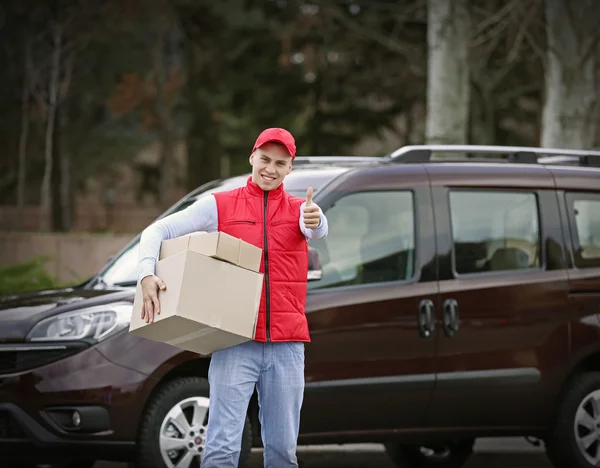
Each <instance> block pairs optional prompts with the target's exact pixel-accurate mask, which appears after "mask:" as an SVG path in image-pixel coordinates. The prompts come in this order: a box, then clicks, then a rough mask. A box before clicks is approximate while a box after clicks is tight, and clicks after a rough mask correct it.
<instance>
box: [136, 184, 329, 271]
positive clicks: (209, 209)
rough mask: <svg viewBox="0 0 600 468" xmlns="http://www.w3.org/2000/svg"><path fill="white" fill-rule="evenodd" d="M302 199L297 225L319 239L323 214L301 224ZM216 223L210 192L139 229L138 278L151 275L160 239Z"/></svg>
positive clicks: (323, 225) (208, 229) (324, 224)
mask: <svg viewBox="0 0 600 468" xmlns="http://www.w3.org/2000/svg"><path fill="white" fill-rule="evenodd" d="M305 205H306V202H305V203H302V205H301V206H300V212H299V219H298V223H299V227H300V231H302V234H304V236H305V237H306V240H307V241H308V239H320V238H323V237H325V236H327V232H328V225H327V218H326V217H325V216H324V215H323V212H322V211H321V209H320V208H319V212H320V213H321V220H320V222H319V226H318V227H317V228H316V229H309V228H307V227H306V226H305V225H304V219H303V215H302V212H303V210H304V206H305ZM218 227H219V219H218V210H217V201H216V199H215V197H214V196H212V195H210V196H207V197H201V198H199V199H198V200H197V201H195V202H194V203H193V204H192V205H190V206H188V207H187V208H186V209H184V210H181V211H179V212H177V213H173V214H171V215H169V216H165V217H164V218H162V219H159V220H158V221H156V222H155V223H152V224H151V225H150V226H148V227H147V228H146V229H144V231H143V232H142V235H141V237H140V247H139V249H140V250H139V263H138V281H142V279H144V278H145V277H146V276H149V275H153V274H154V271H155V266H156V262H157V261H158V255H159V253H160V246H161V242H162V241H163V240H167V239H173V238H175V237H180V236H184V235H186V234H190V233H192V232H198V231H204V232H216V231H217V230H218Z"/></svg>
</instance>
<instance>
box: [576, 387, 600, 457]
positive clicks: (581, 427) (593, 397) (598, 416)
mask: <svg viewBox="0 0 600 468" xmlns="http://www.w3.org/2000/svg"><path fill="white" fill-rule="evenodd" d="M573 429H574V432H575V441H576V443H577V447H578V448H579V451H580V453H581V454H582V455H583V456H584V457H585V459H586V460H587V461H588V462H589V463H590V464H591V465H592V466H598V467H600V390H595V391H594V392H592V393H590V394H589V395H587V396H586V397H585V398H584V399H583V400H582V401H581V403H580V404H579V407H578V408H577V411H576V412H575V422H574V427H573Z"/></svg>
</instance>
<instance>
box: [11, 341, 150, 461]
mask: <svg viewBox="0 0 600 468" xmlns="http://www.w3.org/2000/svg"><path fill="white" fill-rule="evenodd" d="M146 378H147V377H146V376H145V375H143V374H141V373H139V372H136V371H135V370H132V369H127V368H124V367H122V366H119V365H117V364H115V363H113V362H111V361H109V360H108V359H107V358H105V357H104V356H103V355H102V354H101V353H100V352H98V351H97V350H96V349H94V348H93V347H92V348H88V349H86V350H84V351H82V352H80V353H77V354H74V355H71V356H69V357H67V358H65V359H62V360H60V361H56V362H53V363H51V364H48V365H45V366H43V367H39V368H36V369H32V370H29V371H26V372H22V373H19V374H13V375H4V376H0V454H2V457H1V458H2V459H3V461H4V460H5V461H9V462H34V463H51V462H52V461H55V460H61V461H62V460H76V459H86V460H111V461H127V460H130V459H131V458H132V456H133V454H134V450H135V436H136V432H137V425H138V422H139V418H140V415H141V412H142V410H143V404H144V400H145V399H144V398H143V397H142V396H140V394H139V392H140V391H141V389H142V388H143V384H144V382H145V381H146ZM75 413H77V414H76V415H75Z"/></svg>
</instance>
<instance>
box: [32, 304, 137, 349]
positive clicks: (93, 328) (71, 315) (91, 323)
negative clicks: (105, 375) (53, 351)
mask: <svg viewBox="0 0 600 468" xmlns="http://www.w3.org/2000/svg"><path fill="white" fill-rule="evenodd" d="M132 309H133V305H132V304H130V303H119V304H108V305H103V306H97V307H89V308H86V309H81V310H77V311H72V312H64V313H62V314H58V315H55V316H54V317H48V318H47V319H44V320H41V321H40V322H39V323H37V324H36V325H35V326H34V327H33V328H32V329H31V331H30V332H29V334H28V335H27V341H74V340H93V341H101V340H103V339H105V338H107V337H108V336H109V335H111V334H113V333H116V332H118V331H120V330H122V329H123V328H125V327H126V326H127V325H129V322H130V320H131V311H132Z"/></svg>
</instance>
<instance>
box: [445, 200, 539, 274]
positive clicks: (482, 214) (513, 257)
mask: <svg viewBox="0 0 600 468" xmlns="http://www.w3.org/2000/svg"><path fill="white" fill-rule="evenodd" d="M450 215H451V222H452V236H453V242H454V249H453V251H454V252H453V254H454V255H453V256H454V269H455V272H456V273H457V274H472V273H484V272H498V271H510V270H522V269H527V268H538V267H540V264H541V261H540V250H541V249H540V245H541V241H540V229H539V214H538V204H537V197H536V195H535V193H533V192H507V191H489V190H488V191H484V190H452V191H450Z"/></svg>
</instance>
